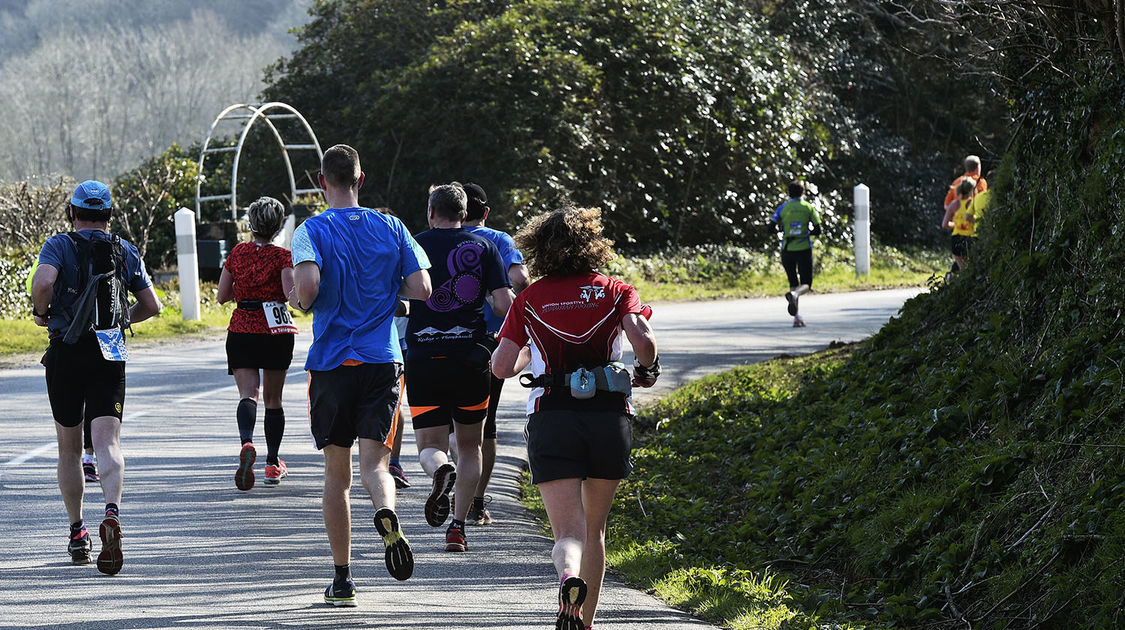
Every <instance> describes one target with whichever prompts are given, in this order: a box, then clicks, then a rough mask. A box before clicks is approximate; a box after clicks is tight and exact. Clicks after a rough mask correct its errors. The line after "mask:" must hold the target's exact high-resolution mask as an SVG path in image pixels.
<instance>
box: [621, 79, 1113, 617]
mask: <svg viewBox="0 0 1125 630" xmlns="http://www.w3.org/2000/svg"><path fill="white" fill-rule="evenodd" d="M1108 63H1109V62H1108V60H1106V61H1102V62H1098V63H1095V64H1091V65H1089V66H1084V65H1083V64H1081V63H1076V64H1074V65H1073V66H1072V68H1073V69H1074V73H1075V74H1074V77H1073V78H1072V77H1068V76H1061V75H1059V76H1055V77H1053V78H1051V79H1046V80H1044V79H1040V80H1038V81H1036V82H1034V83H1033V84H1031V85H1029V86H1028V91H1027V94H1026V96H1025V97H1023V98H1025V102H1020V103H1017V106H1018V108H1019V109H1020V111H1025V112H1028V113H1027V114H1026V121H1025V124H1024V126H1023V127H1022V131H1021V133H1020V135H1019V136H1018V138H1017V140H1016V142H1015V143H1014V145H1013V147H1012V148H1011V150H1010V152H1009V154H1008V155H1007V158H1006V160H1005V162H1004V165H1003V167H1002V169H1001V173H1000V176H999V177H998V178H997V181H996V182H994V184H995V192H994V195H993V206H992V208H991V210H990V212H989V214H988V215H987V216H986V218H985V221H984V224H983V226H982V229H981V238H980V242H979V243H978V244H977V248H976V249H975V250H974V256H973V258H972V262H971V265H970V266H969V268H968V270H967V271H965V272H963V273H962V274H961V275H960V276H959V277H957V278H956V279H955V280H953V281H952V282H950V283H948V284H945V285H943V286H940V287H937V288H936V290H934V291H932V292H930V293H927V294H924V295H921V296H919V297H917V298H914V299H913V300H911V301H910V302H908V303H907V305H906V306H905V308H904V309H903V312H902V315H901V317H899V318H896V319H894V320H892V321H891V322H890V323H889V324H888V325H887V326H886V327H885V328H884V329H883V330H882V331H881V332H880V333H879V334H878V335H876V336H875V337H874V338H872V339H871V340H870V341H869V342H867V343H866V344H864V345H863V346H862V347H860V348H858V349H856V350H854V352H847V351H840V352H836V353H832V354H829V355H827V356H824V357H817V358H805V359H799V360H793V361H778V362H774V363H770V364H767V365H763V366H757V367H750V368H744V369H738V370H735V371H733V372H729V373H726V374H723V375H719V376H716V377H712V378H709V379H706V380H704V381H702V382H699V383H696V384H693V385H691V386H689V387H687V388H685V389H684V390H682V391H680V392H678V393H676V394H674V395H672V396H670V397H669V398H668V399H667V400H665V401H663V402H661V403H659V404H657V405H655V406H653V407H651V408H649V409H646V410H644V411H643V413H642V415H641V417H640V418H639V421H638V425H637V437H638V440H637V450H636V453H635V455H636V460H637V469H636V472H635V474H634V476H633V478H632V479H631V480H630V481H629V482H627V483H626V484H625V485H624V486H623V488H622V494H621V501H620V502H619V505H618V506H617V511H616V512H615V517H614V519H613V521H614V531H613V533H612V534H611V536H610V538H611V541H617V542H616V543H615V545H616V546H615V549H614V551H613V553H612V554H611V561H613V562H615V563H616V564H617V565H618V567H619V568H620V569H622V570H624V571H625V572H626V574H628V575H632V576H633V577H634V578H635V579H639V580H640V581H641V582H642V583H645V584H647V585H649V586H651V587H653V588H656V589H657V590H658V591H660V592H663V591H665V590H668V591H670V592H672V593H674V594H677V595H676V597H675V598H674V599H676V600H677V601H680V602H682V603H683V604H684V605H685V606H688V607H691V608H693V609H694V610H696V611H697V612H699V613H700V614H703V615H705V616H709V617H711V618H715V619H719V620H721V621H723V622H724V623H726V624H728V625H730V626H732V627H736V628H750V627H754V628H758V627H767V628H794V627H800V628H808V627H813V626H818V627H832V624H846V625H849V626H852V627H870V628H884V627H898V628H970V627H971V628H974V629H996V630H1000V629H1003V628H1068V629H1069V628H1120V627H1125V424H1123V423H1122V420H1123V419H1125V387H1123V379H1125V372H1123V368H1122V361H1123V360H1125V336H1123V335H1125V333H1123V330H1125V326H1123V325H1122V311H1123V308H1125V297H1123V291H1122V289H1123V286H1122V281H1121V278H1120V274H1119V271H1118V270H1119V269H1121V268H1122V265H1123V263H1125V229H1122V227H1121V226H1122V220H1123V219H1125V217H1123V216H1122V215H1123V214H1125V210H1123V209H1125V199H1123V193H1122V191H1123V190H1125V187H1123V184H1125V181H1123V180H1125V120H1123V119H1122V118H1121V117H1120V115H1119V114H1118V113H1116V112H1120V111H1121V107H1122V106H1123V105H1125V102H1123V100H1125V99H1123V94H1125V90H1123V89H1122V88H1123V86H1125V84H1123V83H1122V82H1120V81H1109V80H1107V78H1109V77H1112V76H1117V75H1115V74H1114V73H1113V72H1111V71H1110V69H1109V68H1110V66H1109V65H1108ZM1033 105H1035V107H1033ZM658 332H659V330H658ZM763 583H765V584H772V585H774V586H775V587H776V588H773V589H766V590H765V591H763V590H762V588H761V586H762V584H763ZM778 606H781V608H778ZM763 611H764V612H763ZM765 613H769V614H768V615H765ZM755 615H757V616H755ZM763 615H765V616H763Z"/></svg>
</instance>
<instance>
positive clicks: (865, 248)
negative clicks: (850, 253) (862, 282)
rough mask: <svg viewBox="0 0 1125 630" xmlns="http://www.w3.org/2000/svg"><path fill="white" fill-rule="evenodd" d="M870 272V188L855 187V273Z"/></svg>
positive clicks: (862, 274) (861, 185) (860, 274)
mask: <svg viewBox="0 0 1125 630" xmlns="http://www.w3.org/2000/svg"><path fill="white" fill-rule="evenodd" d="M870 273H871V189H870V188H868V187H867V186H864V185H863V184H860V185H858V186H856V187H855V275H856V276H866V275H868V274H870Z"/></svg>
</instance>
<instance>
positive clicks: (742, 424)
mask: <svg viewBox="0 0 1125 630" xmlns="http://www.w3.org/2000/svg"><path fill="white" fill-rule="evenodd" d="M853 350H854V348H853V347H846V348H842V349H834V350H829V351H826V352H823V353H820V354H816V355H812V356H807V357H800V358H796V359H779V360H774V361H769V362H766V363H761V364H757V365H753V366H745V367H739V368H735V369H734V370H731V371H729V372H725V373H722V374H716V375H712V376H708V377H705V378H703V379H701V380H699V381H696V382H695V383H692V384H690V385H688V386H686V387H683V388H681V389H679V390H677V391H675V392H673V393H672V394H670V395H669V396H667V397H666V398H664V399H663V400H661V401H659V402H657V403H655V404H653V405H650V406H648V407H646V408H644V409H642V410H641V411H640V413H639V415H638V418H637V424H636V426H635V442H634V451H633V459H634V464H635V469H634V472H633V474H632V475H631V476H630V478H629V479H627V480H625V481H624V482H623V483H622V485H621V487H620V488H619V490H618V493H617V499H616V501H615V505H614V509H613V511H612V512H611V513H610V522H609V532H608V535H607V549H606V561H607V564H608V565H609V567H610V570H611V571H613V572H614V574H616V575H617V576H619V577H620V578H621V579H623V580H625V581H626V582H628V583H629V584H631V585H633V586H635V587H637V588H641V589H643V590H646V591H648V592H651V593H653V594H655V595H656V596H658V597H660V598H661V599H663V600H664V601H665V602H667V603H668V604H670V605H672V606H675V607H677V608H680V609H683V610H686V611H688V612H690V613H692V614H694V615H696V616H698V617H700V618H702V619H705V620H707V621H710V622H712V623H715V624H718V625H720V626H722V627H724V628H731V629H733V630H795V629H798V628H800V629H802V630H804V629H809V628H832V629H835V630H858V629H860V628H865V627H869V626H866V625H863V624H862V623H858V622H857V621H855V620H854V619H848V618H847V615H838V614H832V613H831V612H830V609H832V606H826V604H827V603H828V602H830V601H832V599H833V595H832V586H831V584H829V581H825V582H824V583H818V582H817V581H816V580H809V579H808V576H807V575H806V576H802V579H799V580H798V579H795V578H796V576H795V575H792V574H790V573H788V572H787V571H786V570H787V569H788V568H791V567H792V566H793V563H801V562H802V561H801V560H796V559H786V558H783V557H780V556H779V557H778V558H776V559H775V560H773V561H769V560H766V561H760V560H759V561H757V562H752V561H747V560H748V559H749V558H751V557H754V555H756V554H754V555H748V554H747V552H748V551H750V549H751V548H752V547H755V546H756V545H757V543H758V541H756V540H755V539H754V537H752V536H751V533H752V532H751V529H747V525H748V521H747V520H746V519H745V516H746V513H745V510H746V509H747V508H748V506H747V505H746V503H745V501H744V498H743V496H742V495H743V494H744V489H743V488H742V485H743V484H744V483H745V482H746V481H745V479H743V478H740V477H739V476H731V475H729V474H728V473H729V471H730V468H731V467H732V466H735V465H737V464H736V462H737V461H738V459H739V457H738V454H737V451H738V450H739V449H740V448H741V444H742V442H743V440H744V439H746V438H745V436H747V435H752V434H753V433H754V431H755V429H756V430H758V431H760V430H761V429H762V427H761V421H760V420H761V419H760V416H759V415H758V414H759V413H760V412H761V411H762V410H763V408H764V407H768V406H771V405H774V404H777V403H779V402H781V401H786V400H789V399H791V398H792V397H793V396H794V395H796V393H797V391H799V389H800V387H801V384H802V383H803V382H804V381H805V380H806V379H807V378H809V377H810V376H813V375H823V374H830V373H833V372H834V371H835V370H837V369H838V368H839V366H840V365H842V364H843V362H844V361H845V360H846V359H847V358H848V357H849V356H850V355H851V353H852V352H853ZM733 408H738V409H742V410H744V411H745V414H736V413H730V412H731V411H732V410H733ZM720 410H722V411H720ZM708 411H710V412H711V413H707V412H708ZM522 485H523V488H522V489H523V503H524V505H525V506H526V507H528V508H529V509H530V510H532V511H533V512H534V513H535V514H536V515H537V516H538V517H539V518H540V520H541V521H542V522H544V523H545V522H546V512H545V510H544V509H543V504H542V500H541V498H540V496H539V493H538V490H537V489H536V488H535V487H534V486H532V485H531V484H530V480H529V479H528V477H527V476H526V474H525V477H524V480H523V484H522ZM767 555H768V554H767ZM757 557H758V558H759V559H760V558H761V557H762V556H760V555H758V556H757Z"/></svg>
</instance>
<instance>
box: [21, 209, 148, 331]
mask: <svg viewBox="0 0 1125 630" xmlns="http://www.w3.org/2000/svg"><path fill="white" fill-rule="evenodd" d="M76 234H77V235H78V237H79V238H85V239H88V240H89V239H98V240H108V239H109V234H107V233H106V232H103V231H101V230H79V231H78V232H76ZM121 246H122V248H123V249H124V250H125V270H126V271H127V272H128V277H129V278H130V281H129V286H128V289H129V291H130V292H132V293H137V292H138V291H141V290H144V289H147V288H148V287H151V286H152V280H150V279H149V277H148V272H146V271H145V266H144V263H143V262H142V261H141V254H140V252H139V251H137V248H136V246H134V245H133V244H132V243H130V242H129V241H126V240H125V239H121ZM39 264H40V265H51V266H52V267H54V268H55V269H58V270H59V276H58V278H57V279H56V280H55V287H54V291H55V292H54V296H53V297H52V298H51V310H50V313H51V315H52V317H51V318H50V319H49V320H47V332H48V334H49V335H50V336H51V337H55V336H56V335H61V334H62V333H63V332H65V331H66V329H67V327H68V326H69V325H70V324H69V323H68V322H66V321H64V319H63V318H62V317H58V315H59V314H61V312H62V311H61V309H60V308H59V307H60V306H64V305H65V306H69V305H71V304H73V303H74V301H75V300H76V299H78V296H79V294H81V293H82V290H83V289H85V288H86V287H84V286H82V287H80V286H78V282H79V276H80V274H79V270H78V248H77V247H75V245H74V241H72V240H71V239H70V236H69V235H67V234H56V235H54V236H52V237H51V238H49V239H47V242H45V243H43V249H42V250H40V251H39Z"/></svg>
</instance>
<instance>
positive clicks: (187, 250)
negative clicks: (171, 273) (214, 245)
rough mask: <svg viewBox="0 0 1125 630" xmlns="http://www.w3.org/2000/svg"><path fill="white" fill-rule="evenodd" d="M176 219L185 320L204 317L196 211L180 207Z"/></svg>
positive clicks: (181, 305)
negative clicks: (196, 243) (200, 303)
mask: <svg viewBox="0 0 1125 630" xmlns="http://www.w3.org/2000/svg"><path fill="white" fill-rule="evenodd" d="M174 216H175V219H176V263H177V265H178V266H179V268H180V310H181V312H182V313H183V316H184V321H188V320H194V321H199V320H201V319H203V317H202V315H201V313H200V310H199V255H198V254H197V253H196V246H195V213H194V212H192V211H191V210H188V209H187V208H180V209H179V210H177V211H176V214H175V215H174Z"/></svg>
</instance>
